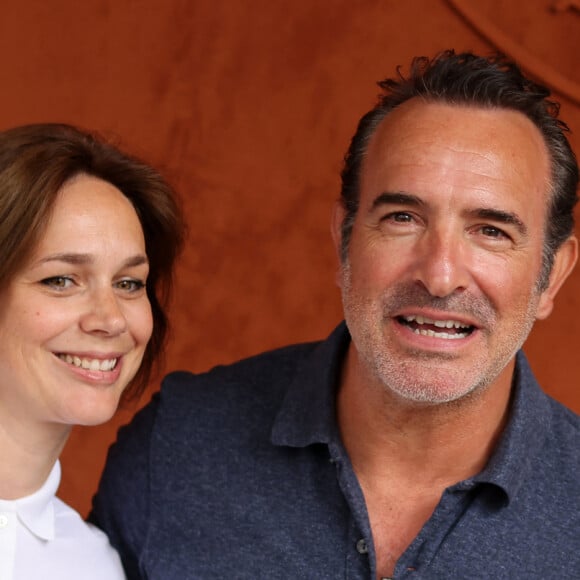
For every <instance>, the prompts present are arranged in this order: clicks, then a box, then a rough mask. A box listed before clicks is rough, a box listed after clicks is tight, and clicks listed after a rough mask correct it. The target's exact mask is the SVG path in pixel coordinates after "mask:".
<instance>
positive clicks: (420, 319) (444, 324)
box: [404, 315, 469, 328]
mask: <svg viewBox="0 0 580 580" xmlns="http://www.w3.org/2000/svg"><path fill="white" fill-rule="evenodd" d="M404 318H405V320H406V321H407V322H416V323H417V324H432V325H433V326H437V327H438V328H469V324H463V323H462V322H459V321H457V320H433V319H432V318H427V317H425V316H415V315H411V316H405V317H404Z"/></svg>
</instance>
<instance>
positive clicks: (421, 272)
mask: <svg viewBox="0 0 580 580" xmlns="http://www.w3.org/2000/svg"><path fill="white" fill-rule="evenodd" d="M465 244H466V241H465V240H464V239H461V238H460V237H459V236H454V235H453V234H452V233H451V232H430V233H428V234H427V235H425V236H424V237H423V238H422V239H421V240H420V242H419V244H418V247H417V249H416V250H417V255H416V263H415V270H414V277H415V281H416V282H417V283H419V284H421V285H422V286H424V287H425V289H426V290H427V291H428V292H429V294H431V296H436V297H438V298H443V297H445V296H449V295H451V294H453V293H454V292H458V291H462V290H465V289H466V288H467V287H468V284H469V279H470V276H469V268H468V262H467V248H466V245H465Z"/></svg>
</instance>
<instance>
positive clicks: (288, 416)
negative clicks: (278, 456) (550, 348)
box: [272, 322, 551, 503]
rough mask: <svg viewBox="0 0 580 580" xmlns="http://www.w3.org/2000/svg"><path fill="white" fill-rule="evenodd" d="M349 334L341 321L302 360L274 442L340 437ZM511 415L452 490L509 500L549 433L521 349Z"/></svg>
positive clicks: (544, 401)
mask: <svg viewBox="0 0 580 580" xmlns="http://www.w3.org/2000/svg"><path fill="white" fill-rule="evenodd" d="M349 342H350V335H349V333H348V330H347V328H346V325H345V323H344V322H342V323H341V324H340V325H339V326H338V327H337V328H336V329H335V330H334V331H333V332H332V334H331V335H330V336H329V337H328V339H327V340H326V341H324V342H321V343H320V344H318V345H317V346H316V347H315V348H314V350H313V351H312V352H311V353H310V356H307V357H305V358H304V360H303V361H302V362H301V364H300V366H299V368H298V370H297V372H296V375H295V377H294V379H293V380H292V382H291V384H290V387H289V388H288V391H287V393H286V396H285V399H284V401H283V403H282V406H281V407H280V410H279V412H278V415H277V417H276V420H275V422H274V426H273V429H272V443H273V444H274V445H287V446H290V447H306V446H308V445H310V444H313V443H326V444H331V443H336V442H338V441H340V435H339V431H338V425H337V421H336V404H335V399H336V388H337V385H338V382H339V381H338V378H339V373H340V368H341V361H342V359H343V357H344V355H345V353H346V350H347V348H348V344H349ZM510 405H511V408H510V416H509V419H508V423H507V425H506V428H505V430H504V432H503V434H502V436H501V438H500V440H499V442H498V445H497V447H496V449H495V451H494V452H493V454H492V456H491V458H490V460H489V461H488V463H487V465H486V467H485V468H484V469H483V470H482V471H481V472H480V473H479V474H478V475H476V476H474V477H473V478H470V479H468V480H465V481H463V482H460V483H458V484H457V485H456V486H453V489H469V488H471V487H474V486H475V485H478V484H491V485H492V486H494V487H496V488H497V489H499V490H502V491H503V495H504V496H505V501H506V502H508V503H509V498H510V497H511V496H513V495H515V494H517V492H518V490H519V488H520V486H521V484H522V482H523V481H524V480H525V479H526V475H527V474H528V473H529V471H530V470H532V469H533V465H532V461H533V457H534V456H535V455H536V452H537V451H539V449H540V447H541V446H542V445H543V444H544V440H545V438H546V434H547V433H549V429H550V421H551V414H550V412H549V403H548V398H547V396H546V395H545V394H544V393H543V391H542V390H541V389H540V387H539V385H538V383H537V382H536V379H535V378H534V376H533V374H532V371H531V369H530V366H529V364H528V362H527V360H526V357H525V355H524V354H523V352H522V351H520V352H518V353H517V355H516V365H515V373H514V379H513V391H512V397H511V403H510Z"/></svg>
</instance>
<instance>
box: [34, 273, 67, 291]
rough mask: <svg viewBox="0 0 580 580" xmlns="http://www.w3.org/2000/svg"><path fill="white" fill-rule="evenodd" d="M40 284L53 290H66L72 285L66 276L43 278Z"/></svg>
mask: <svg viewBox="0 0 580 580" xmlns="http://www.w3.org/2000/svg"><path fill="white" fill-rule="evenodd" d="M40 283H41V284H43V285H44V286H48V287H49V288H53V289H54V290H66V289H67V288H70V287H71V286H72V285H73V284H74V282H73V280H72V278H69V277H68V276H51V277H50V278H44V279H43V280H41V281H40Z"/></svg>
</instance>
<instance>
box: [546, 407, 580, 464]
mask: <svg viewBox="0 0 580 580" xmlns="http://www.w3.org/2000/svg"><path fill="white" fill-rule="evenodd" d="M548 401H549V405H550V411H551V422H550V429H549V434H550V442H551V447H553V452H554V453H555V454H560V455H564V456H565V458H566V461H570V460H572V461H573V462H574V463H575V464H576V465H577V466H578V469H579V475H580V453H578V450H579V449H580V415H578V414H576V413H575V412H574V411H572V410H571V409H569V408H568V407H565V406H564V405H563V404H561V403H560V402H558V401H556V400H555V399H553V398H552V397H550V396H548Z"/></svg>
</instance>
